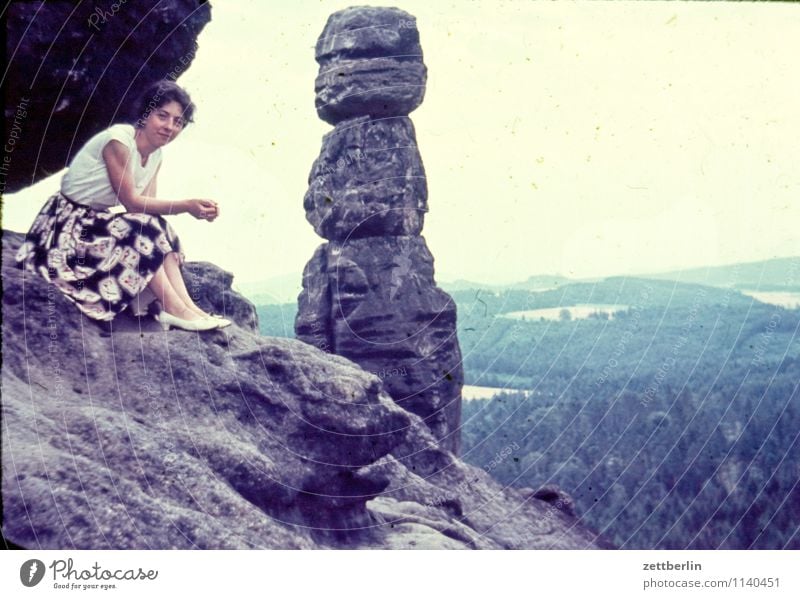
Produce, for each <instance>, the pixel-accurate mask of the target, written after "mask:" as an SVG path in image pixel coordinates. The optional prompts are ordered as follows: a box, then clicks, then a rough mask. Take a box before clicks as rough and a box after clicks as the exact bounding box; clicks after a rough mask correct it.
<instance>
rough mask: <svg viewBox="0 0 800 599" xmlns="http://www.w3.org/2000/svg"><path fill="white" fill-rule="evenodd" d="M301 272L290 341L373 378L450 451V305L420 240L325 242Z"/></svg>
mask: <svg viewBox="0 0 800 599" xmlns="http://www.w3.org/2000/svg"><path fill="white" fill-rule="evenodd" d="M306 271H307V273H308V276H307V278H305V279H304V293H303V294H302V295H301V304H300V306H299V310H298V317H297V322H296V326H295V329H296V333H297V336H298V338H300V339H302V340H304V341H306V342H308V343H311V344H312V345H315V346H316V347H320V348H323V349H327V350H329V351H332V352H334V353H336V354H338V355H340V356H345V357H346V358H349V359H350V360H353V361H354V362H356V363H357V364H359V365H360V366H361V367H362V368H364V369H365V370H367V371H369V372H372V373H375V374H377V375H378V376H379V377H380V378H381V379H382V380H383V384H384V387H385V388H386V390H387V391H388V392H389V394H390V395H391V396H392V397H393V398H394V400H395V401H396V402H397V403H398V404H400V405H401V406H403V407H404V408H405V409H407V410H409V411H411V412H414V413H415V414H418V415H419V416H421V417H422V418H423V420H424V421H425V423H426V424H427V425H428V426H429V427H430V429H431V430H432V431H434V433H435V435H436V436H437V438H439V439H440V440H445V439H446V440H447V441H446V444H447V445H448V446H452V447H455V448H456V451H457V439H456V438H455V437H457V428H458V424H459V423H460V421H461V399H460V394H461V387H462V386H463V382H464V374H463V367H462V365H461V352H460V350H459V346H458V340H457V338H456V335H455V329H456V305H455V302H453V301H452V299H451V298H450V296H449V295H447V294H446V293H445V292H443V291H442V290H441V289H439V288H438V287H436V285H435V282H434V280H433V257H432V256H431V254H430V252H429V251H428V248H427V247H426V245H425V239H424V238H423V237H419V236H417V237H370V238H364V239H355V240H352V241H349V242H346V243H341V242H336V241H332V242H330V243H328V244H326V245H324V246H322V248H320V250H318V251H317V253H316V254H315V256H314V258H313V259H312V260H311V261H310V262H309V264H308V265H307V267H306ZM452 423H456V426H455V427H453V426H452ZM454 431H456V432H455V433H454Z"/></svg>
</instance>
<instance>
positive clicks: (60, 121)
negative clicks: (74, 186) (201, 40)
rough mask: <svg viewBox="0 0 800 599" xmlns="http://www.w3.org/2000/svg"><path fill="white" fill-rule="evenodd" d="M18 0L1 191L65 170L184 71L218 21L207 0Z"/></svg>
mask: <svg viewBox="0 0 800 599" xmlns="http://www.w3.org/2000/svg"><path fill="white" fill-rule="evenodd" d="M117 4H118V10H116V11H114V10H113V9H112V2H108V3H97V2H78V3H75V2H44V3H41V2H12V3H11V4H10V5H9V7H8V9H7V11H6V14H5V15H4V16H5V17H6V19H5V22H6V32H7V38H8V39H7V42H6V44H7V48H8V49H9V52H10V54H9V55H8V73H7V76H6V79H5V80H4V83H5V84H6V86H7V87H6V97H5V104H4V110H5V117H6V118H5V135H4V137H3V139H5V140H9V139H13V140H14V143H13V150H12V151H10V152H8V151H6V152H5V153H6V155H7V156H8V158H9V159H10V160H9V162H7V169H4V170H3V172H2V173H0V191H5V192H13V191H17V190H19V189H22V188H23V187H26V186H28V185H31V184H33V183H35V182H36V181H38V180H39V179H42V178H44V177H47V176H48V175H50V174H52V173H55V172H58V171H60V170H61V169H63V168H64V167H65V166H67V164H68V163H69V161H70V159H71V158H72V156H73V155H74V154H75V153H76V152H77V151H78V150H79V149H80V148H81V147H82V146H83V144H84V143H85V142H86V141H87V140H88V139H89V138H90V137H91V136H92V135H94V134H95V133H97V132H98V131H100V130H102V129H104V128H106V127H108V126H109V125H111V124H112V123H115V122H120V121H122V120H125V119H126V118H129V117H130V116H133V115H129V114H128V107H129V105H130V104H131V102H132V101H133V100H134V99H135V98H136V97H137V96H138V95H139V94H140V93H141V92H142V90H143V89H145V88H146V87H147V86H148V85H149V84H150V83H152V82H154V81H156V80H158V79H162V78H165V77H172V78H176V77H178V76H180V74H181V73H183V72H184V71H185V70H186V69H187V68H188V67H189V65H190V64H191V62H192V60H193V59H194V55H195V48H196V42H195V40H196V39H197V36H198V34H199V33H200V31H201V30H202V29H203V27H204V26H205V25H206V23H208V21H209V20H210V18H211V8H210V5H209V3H207V2H205V1H204V0H166V1H165V0H139V1H137V2H126V3H117Z"/></svg>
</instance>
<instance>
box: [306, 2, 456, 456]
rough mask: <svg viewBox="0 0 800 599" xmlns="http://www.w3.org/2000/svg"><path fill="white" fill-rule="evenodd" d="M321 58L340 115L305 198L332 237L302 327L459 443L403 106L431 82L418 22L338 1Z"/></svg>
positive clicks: (418, 164) (449, 357)
mask: <svg viewBox="0 0 800 599" xmlns="http://www.w3.org/2000/svg"><path fill="white" fill-rule="evenodd" d="M316 59H317V62H318V63H319V74H318V76H317V80H316V107H317V114H318V115H319V117H320V118H321V119H323V120H325V121H327V122H328V123H331V124H333V125H335V127H334V129H333V130H332V131H330V132H329V133H328V134H326V135H325V137H324V139H323V142H322V149H321V151H320V154H319V157H318V158H317V159H316V160H315V161H314V164H313V166H312V169H311V173H310V175H309V188H308V192H307V193H306V196H305V200H304V207H305V210H306V218H307V219H308V221H309V222H310V223H311V224H312V226H313V227H314V230H315V231H316V232H317V233H318V234H319V235H320V236H321V237H324V238H325V239H328V240H329V241H328V243H324V244H322V245H321V246H320V247H319V248H318V249H317V251H316V252H315V254H314V256H313V257H312V258H311V260H310V261H309V262H308V264H307V265H306V268H305V271H304V273H303V291H302V292H301V294H300V296H299V298H298V314H297V319H296V321H295V333H296V336H297V338H298V339H301V340H303V341H305V342H307V343H309V344H311V345H314V346H316V347H318V348H320V349H323V350H325V351H329V352H332V353H335V354H338V355H341V356H345V357H347V358H349V359H350V360H352V361H354V362H356V363H357V364H359V365H360V366H362V367H363V368H364V369H365V370H367V371H370V372H372V373H375V374H377V375H378V376H379V377H380V378H381V379H382V381H383V384H384V387H385V389H386V390H387V391H388V393H389V394H390V395H391V396H392V398H393V399H394V400H395V401H396V402H397V403H398V404H399V405H401V406H403V407H404V408H406V409H407V410H409V411H411V412H413V413H414V414H417V415H418V416H420V417H421V418H422V419H423V420H424V422H425V423H426V424H427V425H428V427H429V428H430V430H431V431H432V432H433V434H434V436H435V437H436V438H437V439H438V440H439V442H440V443H441V445H442V447H444V448H446V449H449V450H450V451H452V452H453V453H455V454H458V453H459V451H460V431H459V426H460V420H461V387H462V385H463V380H464V377H463V369H462V365H461V352H460V349H459V345H458V339H457V337H456V304H455V302H453V300H452V299H451V298H450V296H448V295H447V294H446V293H445V292H444V291H442V290H441V289H439V288H438V287H437V286H436V282H435V280H434V270H433V256H432V255H431V253H430V251H429V250H428V248H427V245H426V243H425V238H424V237H422V235H421V232H422V226H423V220H424V216H425V212H427V210H428V204H427V194H428V190H427V185H426V181H425V170H424V168H423V165H422V159H421V157H420V153H419V150H418V149H417V144H416V135H415V133H414V126H413V123H412V122H411V119H410V118H409V117H408V114H409V112H411V111H412V110H414V109H415V108H416V107H417V106H419V104H420V103H421V102H422V99H423V96H424V92H425V80H426V68H425V65H424V63H423V62H422V49H421V47H420V42H419V33H418V31H417V29H416V23H415V21H414V18H413V17H412V16H411V15H410V14H408V13H407V12H404V11H402V10H399V9H397V8H376V7H355V8H349V9H345V10H342V11H338V12H336V13H334V14H332V15H331V16H330V18H329V19H328V22H327V24H326V26H325V28H324V30H323V32H322V35H321V36H320V37H319V40H318V41H317V45H316Z"/></svg>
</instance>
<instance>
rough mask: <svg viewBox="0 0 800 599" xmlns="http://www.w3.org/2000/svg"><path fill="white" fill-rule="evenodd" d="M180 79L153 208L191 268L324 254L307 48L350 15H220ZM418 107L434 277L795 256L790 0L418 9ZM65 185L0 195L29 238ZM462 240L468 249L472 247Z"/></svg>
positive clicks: (284, 9) (799, 46)
mask: <svg viewBox="0 0 800 599" xmlns="http://www.w3.org/2000/svg"><path fill="white" fill-rule="evenodd" d="M212 5H213V8H212V21H211V22H210V23H209V24H208V25H207V26H206V28H205V29H204V30H203V32H202V33H201V35H200V37H199V39H198V44H199V49H198V52H197V54H196V57H195V61H194V63H193V64H192V66H191V68H190V69H189V70H188V71H186V73H185V74H183V75H181V77H180V78H179V79H178V83H179V84H180V85H182V86H184V87H185V88H186V89H187V90H188V91H189V92H190V94H191V95H192V99H193V100H194V101H195V103H196V104H197V106H198V109H197V112H196V114H195V120H196V122H195V123H194V124H193V125H191V126H190V127H189V128H187V129H186V130H185V131H184V132H183V133H182V134H181V136H180V137H179V138H178V139H176V140H175V141H174V142H173V143H171V144H170V145H169V146H167V147H166V148H165V149H164V163H163V166H162V169H161V173H160V175H159V196H160V197H164V198H170V199H173V198H191V197H208V198H213V199H215V200H217V201H218V202H219V203H220V207H221V211H220V217H219V218H218V219H217V220H216V221H214V222H213V223H208V222H205V221H196V220H194V219H193V218H192V217H190V216H188V215H179V216H173V217H170V218H171V219H172V220H171V222H172V224H173V226H174V227H175V229H176V231H177V232H178V235H179V236H180V239H181V241H182V243H183V246H184V250H185V252H186V255H187V258H188V259H189V260H208V261H211V262H214V263H215V264H217V265H219V266H221V267H222V268H224V269H226V270H229V271H232V272H233V273H234V275H235V282H238V283H249V282H255V281H261V280H265V279H269V278H271V277H275V276H280V275H285V274H289V273H296V274H297V275H298V276H299V275H300V273H302V270H303V267H304V265H305V263H306V262H307V261H308V260H309V259H310V258H311V256H312V254H313V252H314V249H315V248H316V247H317V246H318V245H319V244H320V243H322V242H324V240H323V239H322V238H320V237H318V236H317V235H316V233H314V230H313V229H312V227H311V225H310V224H308V222H307V221H306V220H305V214H304V211H303V196H304V194H305V191H306V189H307V185H308V173H309V171H310V169H311V164H312V162H313V161H314V159H315V158H316V156H317V155H318V153H319V150H320V146H321V140H322V136H323V135H324V134H325V133H326V132H327V131H329V130H330V129H331V128H332V127H331V126H330V125H328V124H327V123H325V122H323V121H322V120H320V119H319V118H318V117H317V115H316V111H315V109H314V78H315V76H316V73H317V70H318V65H317V63H316V62H315V60H314V44H315V43H316V40H317V37H318V36H319V34H320V33H321V31H322V29H323V27H324V25H325V22H326V20H327V17H328V15H329V14H330V13H332V12H334V11H336V10H339V9H342V8H346V7H347V6H350V5H351V3H349V2H338V1H328V0H322V1H319V0H314V1H312V0H298V1H295V2H291V3H288V2H287V3H278V2H263V1H257V0H252V1H249V0H217V1H216V2H213V3H212ZM390 5H391V6H397V7H399V8H402V9H404V10H406V11H408V12H409V13H411V14H412V15H413V16H414V17H416V23H417V28H418V29H419V33H420V40H421V44H422V49H423V53H424V61H425V64H426V65H427V68H428V81H427V88H426V92H425V99H424V101H423V103H422V105H421V106H420V107H419V108H417V109H416V110H415V111H414V112H412V113H411V118H412V119H413V121H414V126H415V129H416V132H417V143H418V147H419V150H420V153H421V156H422V160H423V163H424V165H425V172H426V176H427V183H428V205H429V212H428V213H427V215H426V217H425V227H424V229H423V232H422V234H423V236H424V237H425V239H426V241H427V244H428V247H429V248H430V250H431V252H432V254H433V256H434V259H435V264H434V266H435V269H436V279H437V281H442V280H443V281H451V280H454V279H459V278H460V279H469V280H473V281H480V282H484V283H488V284H503V283H510V282H515V281H520V280H524V279H527V278H528V277H529V276H531V275H536V274H561V275H564V276H568V277H600V276H609V275H619V274H622V275H625V274H641V273H654V272H658V271H665V270H677V269H682V268H692V267H699V266H709V265H721V264H729V263H735V262H747V261H755V260H762V259H768V258H773V257H782V256H794V255H800V233H799V232H798V231H800V202H798V201H797V200H796V198H797V196H798V190H800V168H798V165H800V145H799V144H798V141H797V140H798V139H799V138H800V110H797V106H798V104H800V77H798V76H797V70H796V64H795V63H794V60H793V59H794V58H795V57H797V56H800V11H798V10H796V7H794V6H790V5H789V4H785V3H739V2H737V3H728V2H709V3H707V2H588V3H587V2H578V3H572V2H557V3H550V2H526V1H513V2H500V1H497V0H494V1H490V2H473V3H467V2H450V3H448V2H430V0H425V1H422V2H418V1H399V2H397V3H392V4H390ZM60 177H61V175H60V174H59V175H55V176H54V177H51V178H50V179H47V180H45V181H43V182H40V183H38V184H37V185H35V186H32V187H30V188H28V189H26V190H23V191H21V192H18V193H16V194H9V195H7V196H6V198H5V209H4V214H3V220H4V227H5V228H7V229H12V230H15V231H23V232H24V231H27V229H28V227H29V226H30V223H31V222H32V221H33V218H34V216H35V214H36V212H37V211H38V210H39V208H40V207H41V205H42V204H43V203H44V201H45V200H46V199H47V197H48V196H49V195H51V194H52V193H53V192H54V191H56V190H57V188H58V183H59V181H60ZM464 240H468V242H467V243H465V242H464Z"/></svg>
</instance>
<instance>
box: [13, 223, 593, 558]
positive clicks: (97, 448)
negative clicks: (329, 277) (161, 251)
mask: <svg viewBox="0 0 800 599" xmlns="http://www.w3.org/2000/svg"><path fill="white" fill-rule="evenodd" d="M21 241H22V236H21V235H20V234H16V233H9V232H4V234H3V273H2V274H3V285H4V293H3V314H2V315H3V370H2V403H3V426H4V432H3V436H2V443H3V446H2V460H3V480H2V484H3V488H2V500H3V535H4V536H5V538H6V539H8V540H10V541H12V542H14V543H16V544H18V545H21V546H22V547H25V548H30V549H33V548H37V549H71V548H80V549H90V548H91V549H128V548H137V549H138V548H152V549H166V548H185V549H189V548H215V549H231V548H337V547H338V548H460V549H466V548H512V547H513V548H583V547H589V548H595V547H598V546H601V545H599V542H598V541H597V540H596V537H595V535H594V534H592V533H591V532H590V531H588V530H586V529H585V528H583V527H582V526H581V525H580V524H579V522H578V521H577V520H576V519H575V518H574V517H572V516H571V515H570V514H569V513H565V512H564V511H563V510H558V509H555V508H553V507H552V506H551V505H549V504H548V503H546V501H550V500H551V499H552V498H551V495H553V493H552V492H548V493H545V494H544V495H543V496H542V497H543V498H544V501H543V500H540V499H537V498H536V497H535V496H534V493H533V490H532V489H519V490H518V489H512V488H508V487H505V488H504V487H502V486H501V485H499V484H498V483H496V482H495V481H494V480H493V479H492V478H491V477H490V476H489V475H488V474H487V473H486V472H485V471H483V470H481V469H479V468H475V467H473V466H469V465H467V464H465V463H463V462H461V461H459V460H458V459H456V458H455V457H454V456H453V454H452V453H451V452H449V451H446V450H444V449H442V447H441V446H440V445H439V443H438V442H437V440H436V439H435V438H434V436H433V435H432V434H431V432H430V431H429V430H428V427H427V426H426V425H425V424H424V422H423V421H422V419H421V418H420V417H419V416H417V415H415V414H413V413H411V412H409V411H406V410H404V409H403V408H402V407H401V406H400V405H398V403H396V402H395V401H393V400H392V398H390V397H389V395H388V394H387V393H386V391H385V389H384V387H385V382H383V383H382V381H381V379H380V378H378V377H377V376H375V375H372V374H369V373H367V372H365V371H364V370H363V369H362V368H360V367H359V366H358V365H357V364H355V363H354V362H352V361H350V360H348V359H346V358H343V357H340V356H336V355H331V354H326V353H325V352H322V351H320V350H318V349H316V348H314V347H311V346H310V345H308V344H306V343H303V342H301V341H297V340H292V339H282V338H273V337H261V336H259V335H258V334H257V332H256V331H255V330H254V329H253V328H252V326H251V318H250V317H248V316H247V309H248V305H249V306H250V308H251V309H252V304H249V302H247V300H246V299H244V298H241V297H240V296H237V295H235V294H234V293H233V292H230V291H229V289H228V288H227V287H226V285H227V284H228V282H227V281H228V280H227V277H226V276H225V274H224V273H222V272H221V271H219V270H218V269H216V267H215V266H214V265H211V264H207V263H204V264H200V265H198V264H196V263H189V264H187V266H186V269H187V271H190V272H191V273H192V276H194V277H197V278H198V284H199V285H201V286H203V287H204V288H207V289H209V295H212V294H213V293H214V292H215V290H217V291H220V292H224V293H227V294H228V297H227V298H225V299H223V298H221V297H209V298H208V300H209V303H210V304H211V305H213V306H222V305H225V306H226V307H228V308H229V311H228V314H230V315H232V316H233V317H234V319H235V320H236V323H235V324H234V325H232V326H230V327H228V328H226V329H221V330H217V331H209V332H204V333H192V332H187V331H179V330H172V331H169V332H167V333H164V332H162V331H160V330H159V329H157V328H155V330H154V328H153V327H152V326H149V324H152V321H150V320H149V319H143V320H142V326H141V327H136V328H132V327H128V328H126V327H116V328H114V329H113V331H112V332H110V333H109V332H107V331H105V330H103V329H101V328H100V327H99V326H98V325H97V324H96V323H95V322H94V321H90V320H89V319H87V318H86V317H85V316H83V315H82V314H81V313H80V312H79V311H78V310H77V308H76V307H75V306H73V305H72V304H70V303H69V301H68V300H67V299H66V298H65V297H64V296H63V295H62V294H61V293H60V292H59V291H58V290H57V288H56V287H55V286H53V285H50V284H48V283H47V282H45V281H44V280H43V279H41V278H40V277H38V276H32V275H31V274H30V273H23V272H22V271H21V270H19V269H17V268H16V267H15V265H14V260H13V256H14V252H15V250H16V249H17V247H18V246H19V245H20V243H21ZM215 281H217V282H216V283H215ZM190 289H191V288H190ZM203 301H205V300H203ZM206 305H207V306H208V304H206ZM114 322H116V319H115V321H114ZM553 496H554V495H553Z"/></svg>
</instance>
